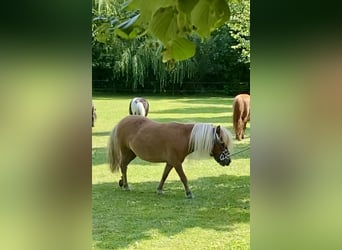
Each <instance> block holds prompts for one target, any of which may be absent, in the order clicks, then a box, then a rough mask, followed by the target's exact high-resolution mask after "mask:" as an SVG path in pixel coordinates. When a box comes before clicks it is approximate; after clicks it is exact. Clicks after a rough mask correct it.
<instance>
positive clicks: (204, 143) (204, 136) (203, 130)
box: [189, 123, 232, 158]
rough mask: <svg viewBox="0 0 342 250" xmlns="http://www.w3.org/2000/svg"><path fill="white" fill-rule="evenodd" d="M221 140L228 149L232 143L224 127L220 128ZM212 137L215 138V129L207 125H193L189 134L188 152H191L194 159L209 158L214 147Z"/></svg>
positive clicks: (230, 136) (229, 134)
mask: <svg viewBox="0 0 342 250" xmlns="http://www.w3.org/2000/svg"><path fill="white" fill-rule="evenodd" d="M220 128H221V131H220V134H221V138H222V141H223V142H224V144H225V145H226V146H227V147H228V148H229V147H230V146H231V143H232V135H231V133H230V132H229V131H228V130H227V129H225V128H224V127H220ZM214 136H216V137H217V134H216V127H215V126H213V125H211V124H207V123H195V124H194V127H193V129H192V131H191V134H190V141H189V151H190V152H191V151H193V152H194V153H193V156H194V157H195V158H198V157H203V156H209V155H210V153H211V150H212V149H213V146H214Z"/></svg>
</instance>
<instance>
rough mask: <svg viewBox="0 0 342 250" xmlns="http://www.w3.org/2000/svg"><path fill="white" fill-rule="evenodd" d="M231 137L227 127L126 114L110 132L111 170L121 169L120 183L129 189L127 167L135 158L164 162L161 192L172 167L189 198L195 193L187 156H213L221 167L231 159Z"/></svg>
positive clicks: (109, 154)
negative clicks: (185, 163) (187, 171)
mask: <svg viewBox="0 0 342 250" xmlns="http://www.w3.org/2000/svg"><path fill="white" fill-rule="evenodd" d="M232 141H233V140H232V136H231V134H230V132H229V131H228V130H226V129H225V128H223V127H220V126H216V127H215V126H213V125H211V124H207V123H188V124H183V123H176V122H171V123H158V122H155V121H152V120H150V119H148V118H146V117H143V116H127V117H125V118H124V119H122V120H121V121H120V122H119V123H118V124H117V125H116V126H115V127H114V128H113V130H112V131H111V134H110V137H109V141H108V159H109V165H110V169H111V171H112V172H114V171H118V170H119V168H120V169H121V174H122V177H121V180H120V181H119V185H120V186H123V187H124V188H125V189H126V190H129V186H128V182H127V166H128V164H129V163H130V162H131V161H132V160H133V159H134V158H135V157H136V156H138V157H139V158H141V159H143V160H145V161H149V162H165V163H166V166H165V169H164V173H163V175H162V178H161V181H160V183H159V186H158V188H157V192H158V193H162V191H163V185H164V182H165V180H166V178H167V176H168V175H169V173H170V171H171V169H172V168H175V170H176V171H177V173H178V175H179V177H180V179H181V181H182V183H183V185H184V188H185V193H186V196H187V197H188V198H192V197H193V196H192V193H191V191H190V188H189V186H188V180H187V177H186V176H185V174H184V171H183V167H182V163H183V161H184V159H185V157H186V156H187V155H189V154H190V153H192V152H196V153H197V154H198V155H199V156H201V155H205V156H213V157H214V158H215V160H216V161H217V162H218V163H219V164H221V165H222V166H228V165H229V164H230V162H231V160H230V156H229V154H230V153H229V151H228V147H229V146H231V143H232Z"/></svg>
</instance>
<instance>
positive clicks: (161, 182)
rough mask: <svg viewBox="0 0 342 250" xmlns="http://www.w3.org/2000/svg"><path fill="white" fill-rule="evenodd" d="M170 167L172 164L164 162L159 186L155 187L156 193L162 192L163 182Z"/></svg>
mask: <svg viewBox="0 0 342 250" xmlns="http://www.w3.org/2000/svg"><path fill="white" fill-rule="evenodd" d="M171 169H172V165H170V164H168V163H166V166H165V168H164V173H163V176H162V178H161V180H160V182H159V186H158V188H157V193H158V194H162V193H163V186H164V183H165V181H166V179H167V177H168V175H169V173H170V171H171Z"/></svg>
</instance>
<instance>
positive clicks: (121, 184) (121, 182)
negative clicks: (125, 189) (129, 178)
mask: <svg viewBox="0 0 342 250" xmlns="http://www.w3.org/2000/svg"><path fill="white" fill-rule="evenodd" d="M119 186H120V187H122V186H123V180H122V179H121V180H119Z"/></svg>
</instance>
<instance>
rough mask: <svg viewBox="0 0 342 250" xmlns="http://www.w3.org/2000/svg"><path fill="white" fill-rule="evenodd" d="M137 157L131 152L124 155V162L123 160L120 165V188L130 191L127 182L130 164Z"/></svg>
mask: <svg viewBox="0 0 342 250" xmlns="http://www.w3.org/2000/svg"><path fill="white" fill-rule="evenodd" d="M135 157H136V155H135V154H134V153H133V152H132V151H131V150H129V151H127V152H125V154H122V160H121V164H120V169H121V174H122V176H121V180H119V186H120V187H122V186H123V188H124V189H125V190H127V191H129V190H130V188H129V185H128V181H127V167H128V164H129V163H130V162H131V161H132V160H133V159H134V158H135Z"/></svg>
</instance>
